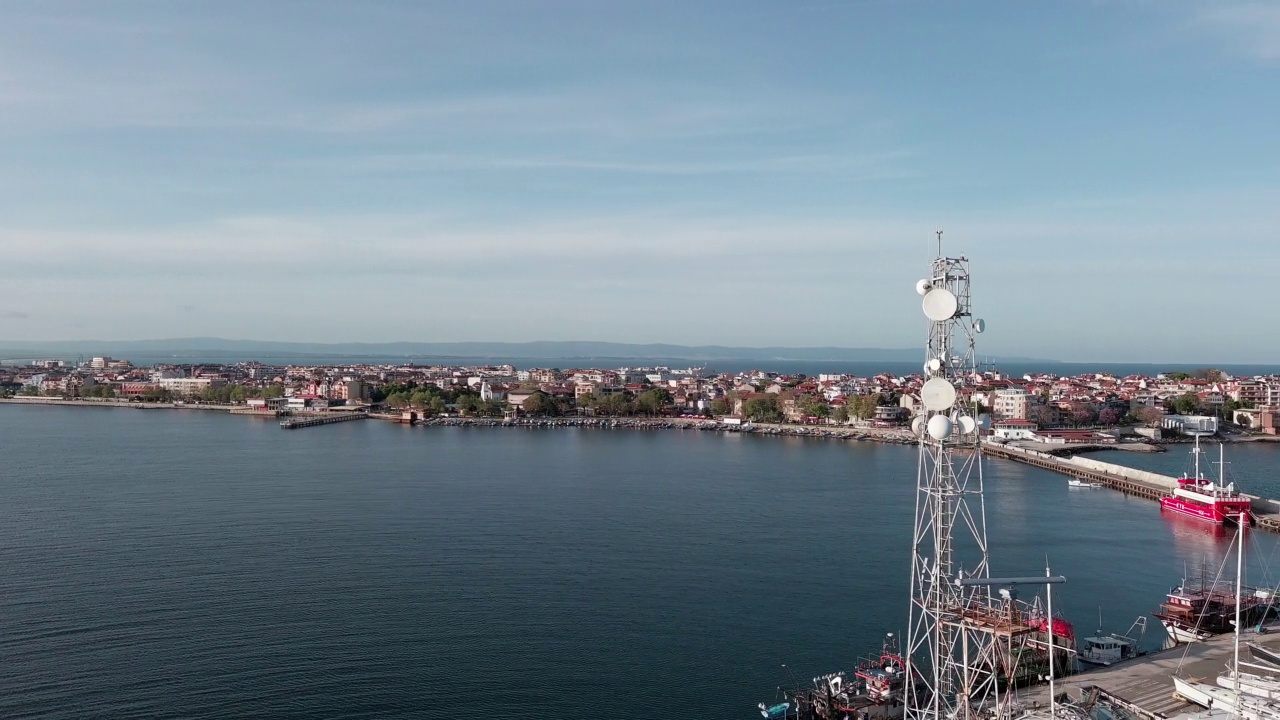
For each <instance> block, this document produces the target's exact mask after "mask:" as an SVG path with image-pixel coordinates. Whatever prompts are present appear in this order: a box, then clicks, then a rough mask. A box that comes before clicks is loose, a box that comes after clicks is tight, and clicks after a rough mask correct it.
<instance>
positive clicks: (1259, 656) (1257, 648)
mask: <svg viewBox="0 0 1280 720" xmlns="http://www.w3.org/2000/svg"><path fill="white" fill-rule="evenodd" d="M1245 645H1246V646H1247V647H1248V648H1249V654H1251V655H1253V659H1254V660H1259V661H1261V662H1264V663H1269V664H1271V665H1275V666H1276V667H1280V653H1278V652H1276V651H1275V650H1270V649H1268V648H1264V647H1262V646H1261V645H1258V644H1257V643H1245Z"/></svg>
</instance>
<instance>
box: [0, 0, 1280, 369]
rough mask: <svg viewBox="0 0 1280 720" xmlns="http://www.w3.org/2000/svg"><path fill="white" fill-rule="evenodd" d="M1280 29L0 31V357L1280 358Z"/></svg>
mask: <svg viewBox="0 0 1280 720" xmlns="http://www.w3.org/2000/svg"><path fill="white" fill-rule="evenodd" d="M1278 127H1280V3H1277V2H1211V1H1209V0H1204V1H1197V2H1182V1H1181V0H1162V1H1160V2H1156V1H1151V2H1140V1H1137V0H1131V1H1128V2H1123V1H1120V0H1117V1H1115V2H1105V1H1102V0H1098V1H1094V2H1088V1H1084V0H1078V1H1071V0H1063V1H1062V2H1055V3H1027V2H1012V1H1011V2H973V3H954V2H914V1H912V0H899V1H896V2H879V1H874V0H845V1H840V0H826V1H823V0H813V1H807V0H773V1H767V2H766V1H756V0H724V1H723V2H698V1H696V0H680V1H678V2H677V1H673V2H664V1H662V0H651V1H648V2H598V1H596V0H585V1H583V2H554V1H547V2H534V1H531V0H525V1H512V2H486V1H484V0H468V2H448V3H433V2H426V1H414V2H404V3H394V2H380V3H374V2H370V3H363V2H361V3H352V2H345V1H343V2H321V1H315V2H287V1H283V0H282V1H277V2H270V3H263V2H243V3H242V2H232V1H230V0H221V1H219V2H182V3H171V2H160V1H158V0H157V1H156V2H84V3H75V2H25V1H22V0H15V1H14V2H7V3H5V4H4V6H3V7H2V8H0V288H3V295H0V298H3V300H2V301H0V341H2V340H71V339H86V338H97V339H113V340H123V339H144V338H163V337H191V336H218V337H228V338H244V339H260V340H283V341H311V342H324V341H332V342H349V341H365V342H377V341H399V340H404V341H439V342H447V341H470V340H477V341H511V342H520V341H531V340H599V341H616V342H639V343H650V342H666V343H679V344H691V345H693V344H697V345H702V344H722V345H738V346H776V345H783V346H843V347H895V348H896V347H914V346H919V347H921V348H923V346H924V344H925V341H926V339H927V320H926V319H925V318H924V316H923V315H922V314H921V312H920V305H919V300H920V299H919V297H918V296H917V295H916V294H915V290H914V284H915V281H916V279H917V278H919V277H921V276H922V275H924V274H925V271H926V270H927V268H928V265H929V261H930V260H931V259H932V257H933V254H934V250H935V248H934V231H935V229H937V228H939V227H941V228H943V230H944V231H945V235H944V250H945V251H946V252H947V254H948V255H955V254H964V255H965V256H967V257H968V258H969V259H970V261H971V263H972V272H973V278H974V288H973V297H974V310H975V314H977V315H979V316H981V317H983V318H984V319H985V320H986V321H987V327H988V331H987V333H986V334H985V335H983V336H982V338H981V343H980V347H979V351H980V352H981V353H983V354H992V355H1004V356H1027V357H1042V358H1056V359H1062V360H1077V361H1088V360H1096V361H1132V362H1175V361H1176V362H1219V363H1229V362H1240V363H1245V362H1253V363H1260V362H1280V333H1277V332H1274V331H1273V330H1272V328H1274V327H1275V321H1274V313H1275V300H1274V291H1275V288H1276V271H1277V268H1280V251H1278V250H1277V245H1276V243H1277V241H1280V132H1278V131H1277V128H1278Z"/></svg>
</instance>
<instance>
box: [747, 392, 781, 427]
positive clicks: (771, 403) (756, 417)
mask: <svg viewBox="0 0 1280 720" xmlns="http://www.w3.org/2000/svg"><path fill="white" fill-rule="evenodd" d="M742 414H743V415H745V416H746V418H747V419H748V420H751V421H752V422H768V423H776V422H782V410H781V409H780V408H779V407H778V398H776V397H767V398H751V399H750V400H748V401H746V402H745V403H744V404H743V406H742Z"/></svg>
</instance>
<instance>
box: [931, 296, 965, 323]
mask: <svg viewBox="0 0 1280 720" xmlns="http://www.w3.org/2000/svg"><path fill="white" fill-rule="evenodd" d="M959 309H960V302H959V301H958V300H956V296H955V295H952V294H951V291H950V290H946V289H944V288H934V289H932V290H930V291H929V292H928V294H926V295H925V296H924V314H925V317H927V318H929V319H930V320H932V321H934V322H942V321H943V320H950V319H951V318H953V317H955V316H956V311H957V310H959Z"/></svg>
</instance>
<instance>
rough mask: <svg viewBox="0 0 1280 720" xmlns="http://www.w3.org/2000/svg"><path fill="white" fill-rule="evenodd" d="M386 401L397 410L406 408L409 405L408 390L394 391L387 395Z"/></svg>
mask: <svg viewBox="0 0 1280 720" xmlns="http://www.w3.org/2000/svg"><path fill="white" fill-rule="evenodd" d="M385 402H386V403H387V405H389V406H391V407H393V408H396V409H397V410H399V409H401V408H406V407H409V394H408V393H406V392H394V393H391V394H390V395H388V396H387V397H386V400H385Z"/></svg>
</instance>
